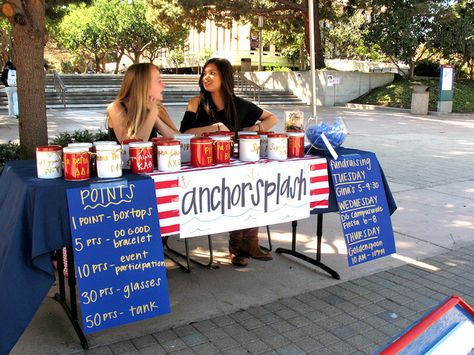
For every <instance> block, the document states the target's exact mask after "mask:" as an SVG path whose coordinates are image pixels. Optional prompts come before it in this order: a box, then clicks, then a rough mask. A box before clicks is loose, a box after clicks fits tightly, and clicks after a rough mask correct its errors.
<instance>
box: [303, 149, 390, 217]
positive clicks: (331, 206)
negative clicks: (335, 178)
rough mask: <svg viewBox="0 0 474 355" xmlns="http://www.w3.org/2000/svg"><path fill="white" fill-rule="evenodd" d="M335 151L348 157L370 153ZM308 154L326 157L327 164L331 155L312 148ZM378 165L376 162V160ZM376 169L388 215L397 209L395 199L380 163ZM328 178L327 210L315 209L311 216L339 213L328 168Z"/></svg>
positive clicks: (356, 150) (354, 150)
mask: <svg viewBox="0 0 474 355" xmlns="http://www.w3.org/2000/svg"><path fill="white" fill-rule="evenodd" d="M335 150H336V153H337V154H338V155H339V156H348V155H353V154H366V153H370V152H367V151H365V150H359V149H353V148H344V147H339V148H337V149H335ZM309 153H310V154H311V155H316V156H320V157H326V159H327V161H328V164H329V163H330V161H331V160H332V156H331V154H330V153H329V152H328V151H326V150H321V149H316V148H314V147H312V148H311V149H309ZM377 163H378V160H377ZM378 167H379V169H380V175H381V176H382V182H383V187H384V189H385V196H386V198H387V203H388V208H389V211H390V214H392V213H393V212H395V211H396V209H397V204H396V203H395V199H394V198H393V195H392V192H391V191H390V186H388V182H387V179H386V178H385V174H384V172H383V170H382V167H381V166H380V163H379V164H378ZM328 177H329V207H328V208H317V209H314V210H312V211H311V214H319V213H328V212H337V211H339V207H338V205H337V201H336V195H335V193H334V184H333V182H332V177H331V170H330V169H329V168H328Z"/></svg>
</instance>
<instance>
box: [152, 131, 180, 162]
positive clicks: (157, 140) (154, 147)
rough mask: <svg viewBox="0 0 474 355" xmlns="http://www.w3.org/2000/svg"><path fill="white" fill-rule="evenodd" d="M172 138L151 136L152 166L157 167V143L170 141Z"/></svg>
mask: <svg viewBox="0 0 474 355" xmlns="http://www.w3.org/2000/svg"><path fill="white" fill-rule="evenodd" d="M172 140H174V139H173V138H171V137H153V138H152V139H151V142H152V144H153V167H154V168H155V169H158V148H157V144H158V143H159V142H162V141H172Z"/></svg>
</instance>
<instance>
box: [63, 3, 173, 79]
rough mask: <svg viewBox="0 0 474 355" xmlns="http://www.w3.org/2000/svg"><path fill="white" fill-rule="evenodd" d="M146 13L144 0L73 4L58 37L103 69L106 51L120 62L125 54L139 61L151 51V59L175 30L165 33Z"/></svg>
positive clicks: (165, 44) (72, 49)
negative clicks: (149, 19) (152, 22)
mask: <svg viewBox="0 0 474 355" xmlns="http://www.w3.org/2000/svg"><path fill="white" fill-rule="evenodd" d="M147 15H148V6H147V4H146V3H145V2H144V1H143V0H135V1H121V0H112V1H109V0H94V1H93V3H92V5H91V6H84V5H81V6H71V7H70V11H69V12H68V14H67V15H66V16H65V17H64V18H63V20H62V21H61V23H60V25H59V33H58V40H59V42H60V43H61V44H63V45H64V46H65V47H66V48H68V49H69V50H70V51H72V52H73V53H76V54H80V55H82V56H84V55H85V56H87V57H89V58H91V59H92V60H93V61H94V63H95V66H96V70H97V71H99V70H104V61H105V58H106V57H107V55H111V56H112V58H114V59H115V60H116V62H117V63H118V62H119V61H120V59H121V58H122V56H124V55H126V56H128V57H129V58H130V59H131V60H132V61H133V62H134V63H138V62H139V61H140V58H141V57H142V56H143V54H144V52H145V51H149V53H148V55H147V57H148V58H149V59H150V60H152V59H154V56H153V54H154V53H156V51H157V49H158V48H162V47H165V46H168V45H169V44H170V43H171V42H172V39H174V38H176V34H173V35H172V36H166V35H165V34H164V32H163V31H160V30H159V29H158V28H156V27H155V26H153V25H152V24H151V22H150V21H148V19H147ZM117 69H118V68H116V70H117Z"/></svg>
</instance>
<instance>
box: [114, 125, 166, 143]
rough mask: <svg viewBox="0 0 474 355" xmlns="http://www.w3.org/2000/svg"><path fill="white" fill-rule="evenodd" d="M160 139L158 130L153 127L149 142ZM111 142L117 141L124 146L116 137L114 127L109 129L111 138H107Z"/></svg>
mask: <svg viewBox="0 0 474 355" xmlns="http://www.w3.org/2000/svg"><path fill="white" fill-rule="evenodd" d="M155 137H158V130H157V129H156V128H155V127H153V128H152V130H151V133H150V138H148V140H149V141H151V139H152V138H155ZM106 139H108V140H111V141H116V142H118V143H119V144H122V142H119V141H118V139H117V136H116V135H115V132H114V129H113V128H112V127H109V137H108V138H106Z"/></svg>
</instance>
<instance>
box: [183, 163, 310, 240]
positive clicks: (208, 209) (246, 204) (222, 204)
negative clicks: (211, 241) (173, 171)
mask: <svg viewBox="0 0 474 355" xmlns="http://www.w3.org/2000/svg"><path fill="white" fill-rule="evenodd" d="M309 163H310V161H305V160H300V161H284V162H278V163H277V164H250V165H241V166H235V167H233V168H232V174H229V171H228V169H211V170H208V171H206V173H205V174H203V172H202V171H192V172H188V173H187V174H185V175H182V176H181V178H180V180H179V201H180V203H181V208H180V209H181V211H180V212H181V213H180V219H181V221H180V222H181V223H180V224H181V230H180V234H181V237H185V238H186V237H195V236H200V235H205V234H215V233H221V232H223V231H228V230H229V226H232V228H231V229H232V230H238V229H243V228H251V227H258V226H265V225H267V224H274V223H282V222H288V221H294V220H298V219H303V218H307V217H309V210H310V209H309V179H308V175H309Z"/></svg>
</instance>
